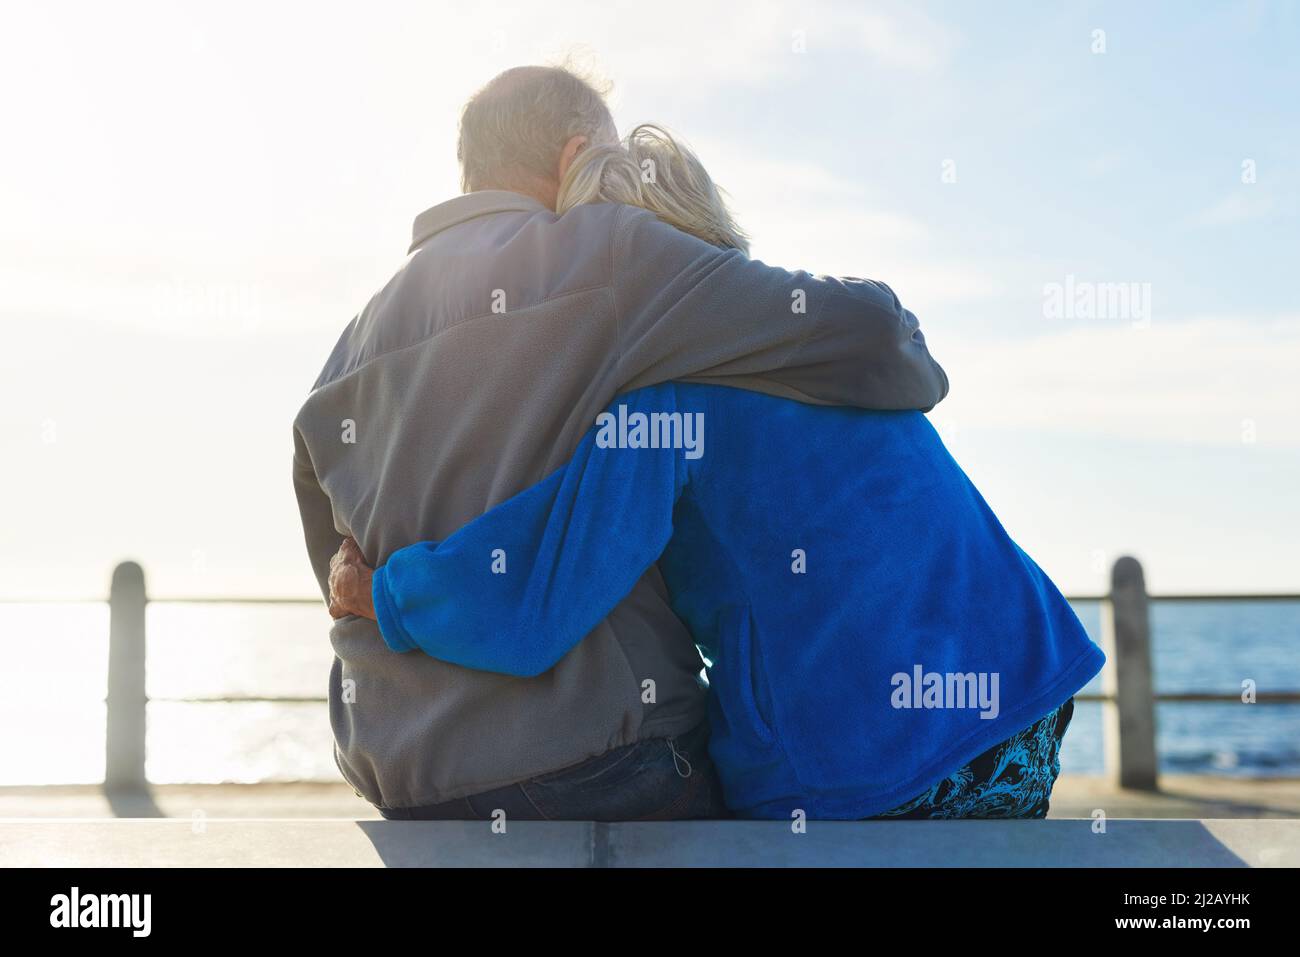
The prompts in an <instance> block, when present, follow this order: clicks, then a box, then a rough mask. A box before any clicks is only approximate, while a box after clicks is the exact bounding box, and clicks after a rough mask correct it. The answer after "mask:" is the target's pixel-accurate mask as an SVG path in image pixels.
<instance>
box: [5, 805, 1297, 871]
mask: <svg viewBox="0 0 1300 957" xmlns="http://www.w3.org/2000/svg"><path fill="white" fill-rule="evenodd" d="M0 866H3V867H230V866H247V867H792V866H793V867H1297V866H1300V821H1281V820H1259V821H1252V820H1161V821H1156V820H1111V821H1109V822H1107V825H1106V833H1104V834H1095V833H1093V830H1092V822H1091V821H1090V820H1055V821H1054V820H1047V821H918V822H912V821H898V822H865V823H851V822H817V821H813V822H811V823H809V825H808V830H807V833H804V834H794V833H792V832H791V829H790V826H789V825H788V824H785V823H783V822H759V821H680V822H672V823H655V824H649V823H647V824H591V823H584V822H572V823H570V822H556V823H544V824H538V823H524V822H517V823H511V824H509V825H508V827H507V832H506V833H505V834H494V833H492V831H491V828H490V826H489V825H488V824H486V823H476V822H392V821H382V820H381V821H354V820H339V819H333V820H249V819H205V818H201V817H200V818H195V819H192V820H175V819H171V820H168V819H118V820H93V821H92V820H15V819H10V820H0Z"/></svg>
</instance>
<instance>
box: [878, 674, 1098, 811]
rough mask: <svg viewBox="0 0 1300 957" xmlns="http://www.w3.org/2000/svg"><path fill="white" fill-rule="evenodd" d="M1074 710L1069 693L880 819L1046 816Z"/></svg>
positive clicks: (1059, 770) (1059, 771)
mask: <svg viewBox="0 0 1300 957" xmlns="http://www.w3.org/2000/svg"><path fill="white" fill-rule="evenodd" d="M1073 715H1074V699H1073V698H1070V699H1069V700H1068V701H1066V702H1065V704H1063V705H1061V706H1060V707H1059V708H1057V709H1056V710H1055V711H1053V712H1052V713H1051V714H1049V715H1047V716H1046V717H1044V718H1041V719H1040V720H1039V721H1037V722H1035V723H1034V724H1032V725H1030V726H1029V727H1028V728H1025V729H1024V730H1023V731H1021V732H1019V733H1018V734H1015V735H1013V736H1012V737H1010V738H1008V739H1007V740H1006V741H1003V742H1002V743H1001V744H997V745H994V746H993V747H991V748H989V749H988V750H987V751H985V752H984V753H983V754H981V755H979V756H978V757H977V758H975V759H974V760H973V761H971V762H970V764H967V765H966V766H965V767H962V768H960V769H958V770H957V771H954V772H953V773H952V774H950V775H948V777H946V778H944V779H943V780H941V781H938V782H936V783H935V784H934V785H933V786H932V787H931V788H930V789H929V790H928V791H926V792H925V793H924V794H919V795H917V796H916V797H914V798H912V800H910V801H908V802H907V803H905V804H901V805H899V806H898V807H896V808H894V809H893V810H892V811H885V812H884V813H883V814H879V815H877V816H876V819H881V818H888V819H891V820H898V819H918V818H999V817H1000V818H1008V817H1014V818H1043V817H1047V801H1048V798H1050V797H1051V796H1052V785H1053V784H1054V783H1055V782H1056V776H1057V775H1058V774H1060V773H1061V757H1060V752H1061V738H1062V737H1064V736H1065V729H1066V728H1067V727H1069V725H1070V718H1071V717H1072V716H1073Z"/></svg>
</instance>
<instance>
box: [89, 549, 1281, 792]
mask: <svg viewBox="0 0 1300 957" xmlns="http://www.w3.org/2000/svg"><path fill="white" fill-rule="evenodd" d="M1069 600H1070V601H1075V602H1085V601H1087V602H1091V601H1095V602H1099V603H1100V606H1101V643H1102V647H1103V649H1104V650H1105V652H1106V656H1107V667H1106V669H1105V670H1104V671H1103V674H1102V686H1103V688H1102V692H1101V693H1100V694H1092V693H1088V694H1083V693H1080V694H1076V695H1075V699H1076V700H1078V701H1097V702H1100V703H1101V704H1102V706H1103V712H1104V723H1103V727H1104V734H1105V754H1106V767H1107V770H1108V772H1109V773H1110V774H1112V775H1113V776H1114V777H1115V779H1116V781H1117V783H1118V784H1119V785H1120V786H1121V787H1126V788H1136V789H1142V790H1155V789H1156V786H1157V779H1158V771H1157V765H1158V760H1157V754H1156V720H1155V704H1156V702H1157V701H1171V702H1175V701H1176V702H1228V701H1234V702H1235V701H1240V700H1241V698H1240V695H1238V694H1234V693H1227V692H1212V691H1193V692H1176V693H1164V694H1157V693H1156V692H1155V690H1154V685H1155V682H1154V673H1153V667H1152V660H1151V613H1150V603H1151V602H1152V601H1161V602H1241V601H1300V594H1281V593H1269V594H1256V595H1243V594H1237V595H1225V594H1199V595H1165V596H1151V595H1148V594H1147V590H1146V580H1145V576H1144V574H1143V571H1142V566H1141V564H1140V563H1139V562H1138V561H1137V559H1135V558H1128V557H1125V558H1121V559H1119V560H1118V561H1116V562H1115V564H1114V566H1113V568H1112V569H1111V586H1110V591H1109V592H1108V593H1106V594H1105V595H1076V596H1070V597H1069ZM148 603H149V598H148V595H147V593H146V590H145V578H144V570H143V569H142V568H141V567H140V566H139V565H137V564H136V563H135V562H123V563H122V564H120V565H118V566H117V568H116V569H114V571H113V580H112V587H111V592H110V596H109V608H110V614H109V619H110V626H109V659H108V696H107V698H106V702H107V711H108V714H107V735H106V737H107V763H106V768H105V781H104V783H105V786H106V787H108V788H110V789H124V790H125V789H131V790H142V789H145V788H147V787H148V783H149V782H148V778H147V776H146V774H145V737H146V735H145V718H146V711H147V708H148V703H149V700H150V699H149V698H148V696H147V694H146V691H145V610H146V607H147V606H148ZM166 603H167V604H241V605H242V604H264V605H320V604H321V602H320V600H319V599H311V598H247V599H241V598H180V599H167V600H166ZM153 700H155V701H160V700H165V701H188V702H214V701H216V702H254V701H257V702H267V701H269V702H294V703H302V702H308V703H317V702H324V701H326V700H327V699H326V698H324V697H288V696H278V697H259V696H234V697H199V698H155V699H153ZM1255 700H1256V701H1257V702H1259V703H1271V704H1296V703H1300V691H1294V690H1287V691H1274V692H1258V693H1257V694H1256V696H1255Z"/></svg>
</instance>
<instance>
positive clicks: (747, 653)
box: [730, 607, 777, 744]
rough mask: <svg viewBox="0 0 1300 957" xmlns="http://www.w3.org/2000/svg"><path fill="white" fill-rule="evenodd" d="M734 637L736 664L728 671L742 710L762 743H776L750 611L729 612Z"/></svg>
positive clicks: (765, 680)
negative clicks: (732, 679)
mask: <svg viewBox="0 0 1300 957" xmlns="http://www.w3.org/2000/svg"><path fill="white" fill-rule="evenodd" d="M732 614H733V619H734V620H733V624H734V631H735V635H736V664H735V667H734V668H732V669H730V671H731V672H732V676H733V677H734V679H735V691H736V697H737V698H738V699H739V703H740V705H741V707H742V708H743V709H744V711H745V716H746V717H747V718H748V719H749V723H750V725H751V727H752V728H753V729H754V732H755V734H756V735H757V736H758V737H759V738H760V739H761V740H762V741H763V742H764V743H765V744H772V743H773V742H775V741H776V737H777V735H776V727H775V722H774V720H773V717H772V704H771V702H772V697H771V693H770V690H769V688H768V685H767V672H766V670H765V669H764V667H763V658H762V653H761V652H760V651H759V649H758V646H757V643H756V642H755V640H754V619H753V617H752V616H751V615H750V612H749V608H748V607H745V608H736V609H733V610H732Z"/></svg>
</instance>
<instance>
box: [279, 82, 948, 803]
mask: <svg viewBox="0 0 1300 957" xmlns="http://www.w3.org/2000/svg"><path fill="white" fill-rule="evenodd" d="M542 73H543V74H544V75H548V76H549V75H552V74H553V73H554V71H549V73H548V71H542ZM571 79H572V78H568V80H566V81H565V82H568V81H571ZM494 82H495V81H494ZM570 85H571V83H570ZM529 102H532V100H529ZM570 113H571V111H567V110H560V115H562V116H564V117H568V116H569V115H570ZM467 116H468V110H467ZM466 130H467V127H466V126H465V125H464V124H463V128H462V146H464V143H465V141H466V137H467V132H466ZM566 135H567V134H566ZM583 138H584V137H582V136H576V135H575V136H571V137H570V139H569V142H570V143H575V142H577V141H578V140H581V139H583ZM560 139H561V142H563V137H561V138H560ZM566 149H567V147H566ZM463 161H464V162H465V163H466V169H467V170H470V169H472V168H473V167H472V165H471V164H469V163H468V160H464V158H463ZM561 172H562V170H561ZM466 187H467V188H468V189H473V190H474V191H473V192H470V193H468V194H467V195H464V196H461V197H458V198H457V199H454V200H451V201H449V202H447V203H443V204H441V205H440V206H437V207H434V208H432V209H430V210H428V211H426V212H425V213H424V214H422V215H421V216H420V217H419V218H418V219H417V221H416V226H415V236H414V241H413V243H412V250H413V255H412V256H411V258H410V259H409V260H408V262H407V263H406V265H405V266H404V267H403V268H402V269H401V270H400V271H399V272H398V273H397V275H396V276H394V278H393V279H392V280H391V281H390V282H389V283H388V285H387V286H386V287H385V288H384V289H383V290H381V291H380V292H379V293H378V294H377V295H376V296H375V297H374V298H373V299H372V300H371V302H370V303H369V304H368V305H367V307H366V308H365V309H364V310H363V311H362V313H361V314H360V315H359V316H358V317H357V318H356V319H355V320H354V321H353V322H352V324H351V325H350V326H349V327H348V329H347V330H346V331H345V333H344V334H343V336H342V338H341V339H340V340H339V343H338V345H337V347H336V348H335V350H334V352H333V354H332V355H331V357H330V359H329V361H328V362H327V364H326V366H325V369H324V371H323V372H322V373H321V376H320V378H319V379H318V381H317V383H316V387H315V389H314V391H313V392H312V394H311V396H310V397H309V398H308V399H307V401H306V403H305V404H304V406H303V408H302V410H301V412H300V413H299V415H298V417H297V419H296V421H295V444H296V449H295V466H294V481H295V489H296V492H297V495H298V500H299V506H300V511H301V515H302V520H303V526H304V531H305V535H306V539H307V548H308V553H309V556H310V558H311V561H312V564H313V567H314V570H315V572H316V575H317V578H318V581H319V583H320V586H321V589H322V594H328V591H329V589H328V572H329V561H330V557H331V556H332V555H333V553H334V551H335V549H336V548H337V547H338V545H339V541H340V539H341V538H342V537H343V536H344V535H348V534H350V535H352V536H353V537H355V538H356V539H357V540H358V542H360V544H361V547H362V549H363V551H364V553H365V555H366V556H367V557H369V558H370V560H371V561H377V562H382V561H383V560H384V559H385V558H386V557H387V556H388V555H389V554H390V553H392V552H393V551H394V550H395V549H397V548H399V547H401V546H403V545H405V544H409V543H411V542H416V541H420V540H422V539H427V538H431V537H438V536H441V535H445V534H447V533H448V532H449V531H451V530H452V529H454V528H456V527H458V526H460V525H462V524H464V523H465V522H467V521H469V520H470V519H472V518H473V517H474V516H476V515H479V514H481V513H482V512H483V511H485V510H486V509H488V508H490V507H491V506H493V505H494V504H496V503H498V502H500V501H502V500H504V499H506V498H508V497H509V496H511V495H513V494H514V493H516V492H518V491H519V490H521V489H523V488H525V487H527V486H528V485H530V484H531V483H533V482H536V481H538V480H539V479H541V478H542V477H543V476H544V475H545V474H547V473H548V472H549V471H551V470H553V469H555V468H557V467H558V466H559V465H560V464H561V463H563V462H564V461H565V460H566V459H567V458H568V457H569V455H571V454H572V452H573V449H574V447H575V446H576V444H577V442H578V440H579V439H580V438H581V436H582V433H583V432H584V431H585V430H586V429H587V427H588V426H589V424H590V422H591V420H592V418H593V417H594V416H595V414H596V412H598V411H599V410H600V409H601V408H602V407H604V405H606V404H607V403H608V402H609V401H610V399H611V398H612V397H613V396H614V395H615V394H616V393H617V392H618V391H620V390H621V389H624V388H629V387H637V386H642V385H646V384H648V383H652V382H656V381H662V380H665V379H671V378H678V377H683V376H707V377H708V378H710V379H718V380H720V381H734V382H737V383H739V384H746V385H748V386H749V387H751V388H756V389H765V390H771V391H778V392H783V393H785V394H793V395H800V396H803V397H805V398H807V399H809V400H810V401H820V402H849V403H854V404H863V405H867V406H879V407H904V408H906V407H914V408H924V407H928V406H931V405H933V404H934V403H935V402H937V401H939V399H941V398H942V397H943V394H944V393H945V392H946V387H947V383H946V379H945V378H944V376H943V373H942V370H940V369H939V368H938V366H937V365H936V364H935V363H934V362H933V360H932V359H930V357H929V355H928V353H927V351H926V349H925V345H924V340H923V338H922V337H921V336H920V333H919V331H917V330H916V324H915V320H914V318H913V317H911V314H910V313H907V312H906V311H905V310H903V309H902V307H901V306H900V305H899V304H898V301H897V299H896V298H895V297H894V296H893V294H892V292H890V291H889V290H888V289H887V288H886V287H883V286H880V285H878V284H873V283H869V282H865V281H854V280H849V281H844V282H841V281H837V280H828V279H822V278H815V277H812V276H810V275H808V274H807V273H791V272H786V271H785V270H780V269H774V268H772V267H767V266H764V265H762V264H761V263H756V262H752V261H750V260H747V259H746V258H745V257H743V256H742V255H740V254H739V253H737V252H734V251H724V250H719V249H717V248H716V247H714V246H711V245H709V244H707V243H704V242H703V241H701V240H699V239H696V238H694V237H690V236H687V235H685V234H683V233H681V232H680V231H678V230H675V229H673V228H672V227H670V226H667V225H665V224H664V223H662V222H660V221H659V220H658V219H656V218H655V217H654V216H653V215H652V214H650V213H648V212H646V211H645V210H639V209H633V208H630V207H626V206H619V205H612V204H590V205H584V206H582V207H581V208H577V209H573V210H570V211H569V212H567V213H566V214H565V215H563V216H558V215H556V213H554V212H553V211H552V210H551V209H550V208H548V207H547V206H546V204H545V203H543V202H541V201H540V200H538V199H537V198H534V197H532V196H525V195H522V194H521V193H518V192H514V191H511V190H493V189H483V188H481V184H476V183H475V182H474V181H473V179H472V178H471V177H470V175H469V174H468V173H467V180H466ZM520 188H523V187H520ZM794 293H798V294H799V297H800V298H801V300H802V301H806V303H807V308H808V313H807V314H806V315H800V316H797V317H792V313H791V309H790V303H791V301H792V297H793V294H794ZM482 560H483V562H484V563H494V562H497V561H502V562H508V557H506V556H501V557H500V558H497V557H496V556H494V555H492V554H484V555H483V556H482ZM331 639H332V642H333V645H334V650H335V654H336V660H335V663H334V667H333V669H332V673H331V679H330V695H329V700H330V715H331V722H332V725H333V728H334V733H335V740H336V757H337V760H338V763H339V767H340V769H341V770H342V772H343V774H344V776H345V777H346V778H347V780H348V781H349V782H350V783H351V784H352V785H353V786H354V787H355V788H356V789H357V791H358V792H359V793H361V794H362V795H363V796H364V797H366V798H367V799H368V800H370V801H371V802H372V803H374V804H376V805H377V806H380V807H381V808H393V809H401V808H413V807H428V806H432V805H438V804H441V803H443V802H446V801H449V800H452V799H458V798H460V797H462V796H465V795H471V794H477V793H480V792H483V791H487V790H490V789H493V788H496V787H498V786H500V785H506V784H510V783H512V782H518V781H520V780H523V779H526V778H530V777H533V776H535V775H538V774H541V773H543V772H549V771H553V770H555V769H559V768H565V767H570V766H572V765H575V764H577V763H578V762H581V761H583V760H584V759H586V758H590V757H592V756H594V755H599V754H603V753H605V752H608V751H610V750H611V749H614V748H618V747H621V746H625V745H629V744H630V743H632V742H637V741H641V740H644V739H648V738H667V739H671V738H672V737H673V736H674V735H676V734H679V733H682V732H684V731H686V730H688V729H690V728H693V727H695V726H697V725H699V724H701V723H702V721H703V716H704V697H703V694H702V692H701V690H700V689H699V687H698V683H697V681H696V677H695V676H696V674H697V672H698V670H699V664H700V663H699V659H698V655H697V654H696V652H695V649H694V647H693V645H692V643H691V641H690V638H689V635H688V633H687V632H686V630H685V628H684V627H683V626H682V624H681V622H680V621H679V620H678V619H677V618H676V617H675V616H674V615H673V614H672V612H671V611H670V610H669V608H668V607H667V603H666V598H665V596H664V592H663V586H662V582H661V581H660V580H659V578H658V574H657V572H656V571H655V570H654V569H653V568H652V569H650V570H649V571H648V572H646V574H645V575H644V576H643V577H642V579H641V580H640V581H639V582H638V583H637V584H636V586H635V587H634V588H633V589H632V592H631V594H628V595H627V598H626V600H625V601H623V602H622V603H620V604H619V605H618V607H616V608H614V610H613V611H612V613H611V614H610V615H609V618H608V620H606V621H603V622H600V623H599V624H598V625H596V627H595V630H594V631H592V633H591V635H590V636H589V637H588V640H587V641H585V642H583V646H582V648H581V649H580V650H579V651H578V652H575V654H573V655H571V656H569V657H568V658H567V659H566V660H565V661H563V662H561V663H559V664H558V665H557V666H556V667H555V668H554V669H553V670H551V671H549V672H548V673H547V674H544V675H539V676H535V677H533V678H530V679H529V680H526V681H525V680H519V679H517V678H509V677H502V676H498V675H492V674H486V673H481V672H473V671H469V670H466V669H463V668H459V667H456V666H454V665H449V664H445V663H442V662H437V661H433V660H429V659H425V660H420V659H414V658H411V657H409V656H407V657H404V656H398V655H394V654H392V653H391V652H390V651H389V650H388V649H387V648H386V647H385V646H384V643H383V641H382V640H381V639H380V635H379V633H378V631H377V629H376V628H375V625H374V623H373V622H370V621H366V620H362V619H359V618H345V619H343V620H341V621H339V622H337V623H336V624H335V626H334V628H333V630H332V631H331ZM647 682H649V683H650V684H651V685H652V686H653V692H652V693H649V694H647V693H646V683H647Z"/></svg>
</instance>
